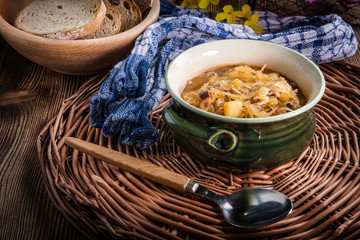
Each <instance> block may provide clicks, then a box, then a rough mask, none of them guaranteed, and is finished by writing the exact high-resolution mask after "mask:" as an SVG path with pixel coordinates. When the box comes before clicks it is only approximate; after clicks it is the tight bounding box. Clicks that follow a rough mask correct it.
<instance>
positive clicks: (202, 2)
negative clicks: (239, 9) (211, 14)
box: [199, 0, 220, 9]
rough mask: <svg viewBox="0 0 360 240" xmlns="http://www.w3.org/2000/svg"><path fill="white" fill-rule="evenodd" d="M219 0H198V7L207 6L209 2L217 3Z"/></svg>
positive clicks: (203, 7)
mask: <svg viewBox="0 0 360 240" xmlns="http://www.w3.org/2000/svg"><path fill="white" fill-rule="evenodd" d="M219 1H220V0H200V1H199V8H201V9H205V8H207V7H208V6H209V4H210V3H211V4H213V5H218V4H219Z"/></svg>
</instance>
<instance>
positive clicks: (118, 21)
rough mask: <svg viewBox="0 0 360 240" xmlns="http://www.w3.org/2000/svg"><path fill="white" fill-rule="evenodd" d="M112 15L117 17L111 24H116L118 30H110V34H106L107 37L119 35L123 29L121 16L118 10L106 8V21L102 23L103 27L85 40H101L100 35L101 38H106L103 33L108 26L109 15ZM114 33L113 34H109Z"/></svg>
mask: <svg viewBox="0 0 360 240" xmlns="http://www.w3.org/2000/svg"><path fill="white" fill-rule="evenodd" d="M108 14H110V15H111V16H116V17H115V18H114V19H113V20H112V21H111V24H114V25H115V26H116V30H115V32H114V31H111V30H110V29H108V33H106V36H112V35H115V34H118V33H119V32H120V29H121V14H120V12H119V11H118V10H116V9H114V8H111V7H106V14H105V19H104V21H103V22H102V25H101V26H100V27H99V28H98V29H96V31H94V32H92V33H90V34H89V35H87V36H85V37H84V38H83V39H93V38H99V35H100V36H101V37H106V36H104V34H102V32H103V31H104V29H105V28H107V27H108V26H106V21H107V15H108ZM109 32H112V33H109Z"/></svg>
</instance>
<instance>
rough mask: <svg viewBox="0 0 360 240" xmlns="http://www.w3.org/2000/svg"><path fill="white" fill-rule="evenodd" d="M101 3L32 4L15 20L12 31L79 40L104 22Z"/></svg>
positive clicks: (60, 0) (52, 0)
mask: <svg viewBox="0 0 360 240" xmlns="http://www.w3.org/2000/svg"><path fill="white" fill-rule="evenodd" d="M105 13H106V7H105V5H104V3H103V2H102V0H76V1H75V0H35V1H33V2H32V3H30V4H29V5H27V6H26V7H25V8H24V9H23V10H22V11H21V12H20V13H19V15H18V16H17V18H16V19H15V22H14V25H15V27H17V28H19V29H21V30H23V31H26V32H29V33H32V34H35V35H39V36H43V37H48V38H55V39H78V38H82V37H84V36H86V35H88V34H90V33H92V32H94V31H95V30H96V29H97V28H98V27H99V26H100V25H101V23H102V21H103V20H104V18H105Z"/></svg>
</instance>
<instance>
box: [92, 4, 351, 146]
mask: <svg viewBox="0 0 360 240" xmlns="http://www.w3.org/2000/svg"><path fill="white" fill-rule="evenodd" d="M160 2H161V11H160V17H159V21H158V22H156V23H154V24H152V25H151V26H150V27H149V28H148V29H147V30H146V31H145V32H144V33H143V34H142V35H141V36H139V37H138V39H137V40H136V43H135V46H134V48H133V50H132V52H131V54H130V55H129V56H128V57H127V58H126V59H125V60H123V61H120V62H119V63H118V64H116V65H115V66H114V68H113V69H112V71H111V73H110V76H109V77H108V78H107V79H106V80H105V81H104V83H103V84H102V86H101V88H100V90H99V92H98V93H97V94H96V95H95V96H94V97H93V98H92V99H91V101H90V119H89V121H90V124H91V125H92V126H93V127H95V128H101V129H102V133H103V135H104V136H113V135H116V134H119V140H120V142H121V143H123V144H127V145H130V146H134V147H136V148H138V149H141V150H145V149H146V148H148V146H149V145H151V144H152V143H154V142H155V141H157V140H158V132H157V130H156V129H155V127H154V126H153V125H152V124H151V122H150V121H149V119H148V115H149V114H150V112H151V111H152V110H153V109H154V108H155V107H156V106H157V105H158V104H159V102H160V100H161V99H162V97H163V96H164V94H165V93H166V87H165V79H164V75H165V70H166V68H167V66H168V64H169V63H170V61H171V60H173V59H174V58H175V57H176V56H177V55H178V54H180V53H181V52H183V51H184V50H186V49H188V48H190V47H192V46H195V45H198V44H201V43H205V42H209V41H215V40H219V39H256V40H262V41H268V42H272V43H276V44H280V45H283V46H286V47H289V48H291V49H294V50H296V51H298V52H300V53H302V54H303V55H305V56H307V57H309V58H310V59H312V60H314V61H315V62H317V63H326V62H331V61H336V60H342V59H345V58H347V57H350V56H352V55H353V54H355V52H356V50H357V46H358V42H357V39H356V35H355V33H354V31H353V29H352V28H351V26H350V25H349V24H347V23H345V22H344V21H343V20H342V19H341V17H340V16H338V15H335V14H332V15H326V16H317V17H302V16H296V17H278V16H277V15H276V14H274V13H271V12H258V14H259V24H260V25H262V26H263V27H264V31H263V33H262V34H256V33H255V32H254V31H253V30H252V29H251V28H249V27H247V26H243V25H239V24H226V23H222V22H217V21H215V20H213V19H210V18H209V17H207V16H206V15H204V14H202V13H199V12H198V11H193V10H189V9H185V8H181V7H178V6H175V5H173V4H171V3H169V2H168V1H166V0H160Z"/></svg>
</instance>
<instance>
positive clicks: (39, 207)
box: [0, 28, 360, 240]
mask: <svg viewBox="0 0 360 240" xmlns="http://www.w3.org/2000/svg"><path fill="white" fill-rule="evenodd" d="M355 30H356V32H357V34H358V38H359V39H360V28H355ZM346 61H348V62H351V63H355V64H357V65H360V51H359V50H358V51H357V54H356V55H355V56H353V57H351V58H349V59H347V60H346ZM90 78H91V76H70V75H64V74H60V73H56V72H54V71H52V70H49V69H46V68H44V67H41V66H39V65H37V64H35V63H33V62H31V61H29V60H27V59H25V58H24V57H23V56H21V55H20V54H19V53H17V52H16V51H15V50H14V49H13V48H12V47H11V46H9V45H8V44H7V43H6V42H5V41H4V39H3V38H2V37H0V239H61V240H62V239H69V240H70V239H77V240H81V239H85V237H84V236H82V235H81V234H80V233H79V232H78V231H77V230H76V229H75V228H74V227H73V226H72V225H71V224H70V223H69V222H68V221H67V220H66V218H65V217H64V216H63V215H62V214H61V213H60V212H59V211H58V210H57V208H56V207H55V206H54V205H53V203H52V202H51V201H50V199H49V197H48V194H47V191H46V189H45V186H44V184H43V179H42V175H41V170H40V164H39V160H38V154H37V150H36V138H37V136H38V134H39V132H40V131H41V129H42V128H43V127H44V126H45V124H46V123H47V122H49V121H50V119H51V118H52V117H53V116H54V115H55V114H56V113H57V111H58V110H59V108H60V106H61V104H62V102H63V100H64V99H66V98H67V97H69V96H71V95H72V94H73V93H74V92H76V91H77V89H78V88H79V87H80V86H81V85H82V84H83V83H84V82H86V81H87V80H88V79H90Z"/></svg>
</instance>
